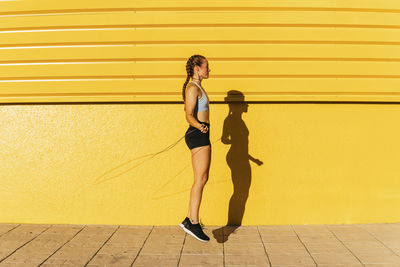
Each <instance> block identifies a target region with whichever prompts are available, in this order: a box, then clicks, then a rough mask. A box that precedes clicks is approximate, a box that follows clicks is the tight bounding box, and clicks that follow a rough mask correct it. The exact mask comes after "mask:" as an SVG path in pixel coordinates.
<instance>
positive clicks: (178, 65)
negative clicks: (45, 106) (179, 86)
mask: <svg viewBox="0 0 400 267" xmlns="http://www.w3.org/2000/svg"><path fill="white" fill-rule="evenodd" d="M209 67H210V69H211V72H210V75H214V76H215V77H220V78H224V77H226V78H229V77H233V76H236V77H241V78H252V77H258V76H265V77H270V76H271V77H274V76H285V77H288V78H290V77H293V76H299V77H304V78H307V77H309V78H318V77H319V76H323V77H327V76H328V77H329V76H332V77H342V76H348V75H355V76H361V77H377V78H380V77H379V76H397V77H398V78H400V62H351V61H342V62H339V61H313V62H310V61H304V62H301V61H230V62H227V61H217V62H213V63H211V62H210V63H209ZM183 75H186V72H185V64H184V62H168V61H159V62H157V61H146V62H141V61H139V62H129V61H123V62H112V61H110V62H64V63H28V64H23V63H12V64H8V63H7V64H0V79H1V80H7V79H26V78H32V79H38V78H42V79H52V78H64V77H65V78H66V79H79V78H81V77H82V78H84V77H88V78H103V77H104V78H107V77H110V78H112V77H115V76H119V77H121V76H122V77H121V78H131V77H132V78H135V77H137V78H153V77H154V78H162V77H166V78H174V77H179V76H183Z"/></svg>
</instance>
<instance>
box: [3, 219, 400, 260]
mask: <svg viewBox="0 0 400 267" xmlns="http://www.w3.org/2000/svg"><path fill="white" fill-rule="evenodd" d="M204 230H205V232H206V233H207V234H209V236H210V238H211V241H210V242H209V243H202V242H200V241H197V240H196V239H194V238H193V237H191V236H189V235H187V234H186V233H184V232H183V231H182V229H180V228H179V227H178V226H118V225H114V226H103V225H44V224H40V225H39V224H37V225H36V224H0V266H24V267H26V266H43V267H44V266H92V267H94V266H163V267H165V266H236V267H238V266H321V267H322V266H326V267H328V266H329V267H338V266H342V267H352V266H368V267H384V266H385V267H395V266H400V223H396V224H353V225H311V226H309V225H306V226H305V225H293V226H291V225H287V226H241V227H239V228H233V227H226V226H225V227H216V226H212V227H211V226H205V227H204Z"/></svg>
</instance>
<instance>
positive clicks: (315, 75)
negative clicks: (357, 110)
mask: <svg viewBox="0 0 400 267" xmlns="http://www.w3.org/2000/svg"><path fill="white" fill-rule="evenodd" d="M399 14H400V2H399V1H394V0H391V1H377V0H375V1H358V0H350V1H316V0H315V1H301V0H296V1H254V0H253V1H229V2H227V1H122V0H116V1H77V0H72V1H68V2H64V1H63V2H56V1H43V0H40V1H1V2H0V81H1V82H0V101H1V102H3V103H6V102H52V101H56V102H58V101H66V102H70V101H180V100H181V92H180V90H181V87H182V84H183V81H184V79H185V76H186V73H185V61H186V59H187V58H188V57H189V56H190V55H192V54H195V53H198V54H203V55H204V56H206V57H207V58H208V59H209V62H210V68H211V73H210V80H209V81H207V85H206V87H207V89H208V92H209V95H210V98H211V100H212V101H222V100H223V97H224V96H225V95H226V92H227V91H228V90H231V89H235V90H240V91H242V92H244V94H245V95H246V99H247V100H256V101H257V100H259V101H265V100H267V101H274V100H279V101H280V100H290V101H291V100H294V101H297V100H300V101H303V100H328V101H347V100H356V101H398V100H399V99H400V98H399V88H400V83H399V78H400V68H399V66H400V63H399V60H400V46H399V45H400V34H399V32H400V15H399Z"/></svg>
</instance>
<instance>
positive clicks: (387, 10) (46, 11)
mask: <svg viewBox="0 0 400 267" xmlns="http://www.w3.org/2000/svg"><path fill="white" fill-rule="evenodd" d="M118 11H140V12H145V11H176V12H182V11H192V12H193V11H328V12H332V11H336V12H378V13H400V9H395V8H346V7H343V8H339V7H262V6H253V7H248V6H241V7H227V6H222V7H194V6H190V7H136V8H135V7H129V8H128V7H127V8H91V9H43V10H24V11H5V12H0V15H4V16H9V15H27V14H35V15H41V14H54V13H77V12H118Z"/></svg>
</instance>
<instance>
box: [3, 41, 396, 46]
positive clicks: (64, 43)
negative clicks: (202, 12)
mask: <svg viewBox="0 0 400 267" xmlns="http://www.w3.org/2000/svg"><path fill="white" fill-rule="evenodd" d="M154 44H166V45H174V44H191V45H200V44H217V45H218V44H330V45H332V44H350V45H400V41H399V42H389V41H317V40H314V41H313V40H305V41H297V40H293V41H290V40H265V41H264V40H208V41H201V40H200V41H199V40H196V41H135V42H131V41H126V42H123V41H121V42H59V43H23V44H0V47H3V48H11V47H27V46H31V47H37V46H75V45H76V46H82V45H92V46H96V45H132V46H134V45H154Z"/></svg>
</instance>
